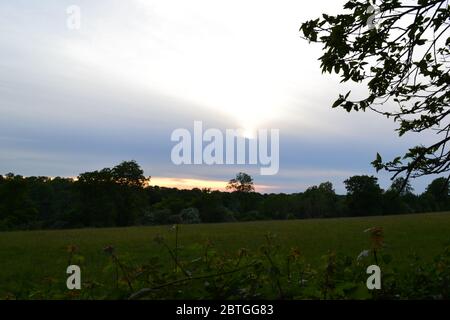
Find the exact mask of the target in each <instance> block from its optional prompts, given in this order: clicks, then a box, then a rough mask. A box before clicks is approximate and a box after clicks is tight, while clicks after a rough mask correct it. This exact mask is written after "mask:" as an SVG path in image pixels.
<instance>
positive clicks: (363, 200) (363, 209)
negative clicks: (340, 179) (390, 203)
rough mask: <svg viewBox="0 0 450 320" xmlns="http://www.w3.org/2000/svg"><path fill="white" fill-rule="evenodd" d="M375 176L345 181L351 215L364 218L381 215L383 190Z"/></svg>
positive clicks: (357, 177)
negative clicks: (365, 216)
mask: <svg viewBox="0 0 450 320" xmlns="http://www.w3.org/2000/svg"><path fill="white" fill-rule="evenodd" d="M377 181H378V179H377V178H376V177H374V176H365V175H363V176H353V177H350V178H348V179H347V180H345V181H344V184H345V188H346V189H347V203H348V208H349V210H350V214H351V215H354V216H364V215H373V214H381V213H382V212H381V211H382V207H381V196H382V192H383V191H382V190H381V188H380V186H379V185H378V182H377Z"/></svg>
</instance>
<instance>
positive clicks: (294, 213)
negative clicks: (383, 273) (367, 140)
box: [0, 161, 450, 230]
mask: <svg viewBox="0 0 450 320" xmlns="http://www.w3.org/2000/svg"><path fill="white" fill-rule="evenodd" d="M149 181H150V178H149V177H145V176H144V172H143V170H142V169H141V168H140V166H139V165H138V164H137V163H136V162H135V161H125V162H122V163H121V164H119V165H117V166H115V167H114V168H105V169H102V170H99V171H93V172H85V173H82V174H80V175H79V176H78V177H77V178H76V179H72V178H61V177H57V178H49V177H23V176H20V175H14V174H12V173H10V174H7V175H5V176H2V175H0V230H29V229H63V228H83V227H115V226H132V225H161V224H176V223H201V222H204V223H209V222H233V221H254V220H284V219H308V218H331V217H354V216H368V215H385V214H406V213H418V212H434V211H446V210H450V197H449V191H450V188H449V182H448V180H447V179H445V178H437V179H435V180H433V181H432V182H431V183H430V184H429V185H428V187H427V188H426V191H425V192H423V193H422V194H415V193H414V190H413V189H412V187H411V185H410V184H409V182H408V181H405V180H404V179H403V178H397V179H395V180H394V181H393V183H392V185H391V186H390V188H389V189H387V190H383V189H382V188H381V187H380V186H379V184H378V181H377V178H376V177H373V176H367V175H360V176H352V177H350V178H348V179H347V180H345V181H344V183H345V187H346V190H347V194H346V195H338V194H336V192H335V190H334V189H333V185H332V184H331V182H324V183H321V184H319V185H317V186H312V187H310V188H308V189H307V190H306V191H304V192H299V193H293V194H284V193H278V194H275V193H271V194H261V193H258V192H254V187H253V179H252V178H251V177H250V176H249V175H247V174H245V173H239V174H238V175H237V176H236V178H234V179H231V180H230V182H229V184H228V189H230V191H231V192H222V191H212V190H210V189H207V188H204V189H198V188H196V189H192V190H179V189H176V188H164V187H158V186H149Z"/></svg>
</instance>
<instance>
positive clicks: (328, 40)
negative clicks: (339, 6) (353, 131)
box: [301, 0, 450, 181]
mask: <svg viewBox="0 0 450 320" xmlns="http://www.w3.org/2000/svg"><path fill="white" fill-rule="evenodd" d="M344 9H345V10H346V11H345V13H342V14H338V15H336V16H332V15H327V14H323V16H322V18H318V19H315V20H310V21H307V22H305V23H303V24H302V26H301V31H302V32H303V35H304V36H305V38H306V39H307V40H309V41H311V42H319V43H322V44H323V51H324V53H323V55H322V56H321V57H320V61H321V68H322V72H328V73H332V72H335V73H337V74H339V75H340V76H341V78H342V82H347V81H353V82H357V83H363V84H364V85H365V86H366V88H367V91H368V94H367V96H366V97H365V98H363V99H358V100H354V99H351V93H350V92H348V93H347V94H345V95H340V96H339V98H338V99H337V100H336V101H335V102H334V104H333V107H334V108H335V107H338V106H340V107H343V108H344V109H345V110H347V111H348V112H350V111H352V110H354V111H359V110H362V111H365V110H367V109H370V110H373V111H375V112H377V113H379V114H381V115H384V116H386V117H388V118H391V119H394V121H395V122H398V123H399V127H398V129H397V130H398V132H399V135H400V136H402V135H404V134H405V133H426V132H430V133H435V134H436V141H435V142H432V143H430V144H429V145H426V146H424V145H419V146H416V147H412V148H410V149H409V151H408V152H407V153H406V154H405V155H404V156H400V157H397V158H395V159H394V160H392V161H388V162H384V161H383V160H382V158H381V156H380V155H379V154H377V158H376V160H375V161H374V162H373V165H374V166H375V168H376V169H377V170H381V169H385V170H387V171H389V172H392V173H393V178H395V177H397V176H398V175H399V174H402V173H404V174H405V177H406V179H408V178H409V177H419V176H423V175H429V174H436V173H443V172H448V171H450V147H449V143H448V142H449V141H450V134H449V133H450V122H449V121H448V117H447V116H448V115H449V114H450V90H449V89H450V72H449V71H450V62H449V61H450V60H449V58H450V37H449V33H450V23H449V18H450V6H449V3H448V1H447V0H416V1H415V3H414V1H401V0H384V1H381V2H379V11H374V7H373V6H371V4H370V2H369V1H366V0H350V1H348V2H347V3H346V4H345V5H344ZM374 23H375V24H374ZM405 181H406V180H405Z"/></svg>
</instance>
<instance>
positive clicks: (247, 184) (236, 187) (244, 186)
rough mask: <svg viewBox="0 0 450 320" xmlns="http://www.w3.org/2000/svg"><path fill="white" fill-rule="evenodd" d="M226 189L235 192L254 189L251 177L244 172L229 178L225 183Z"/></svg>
mask: <svg viewBox="0 0 450 320" xmlns="http://www.w3.org/2000/svg"><path fill="white" fill-rule="evenodd" d="M227 189H228V190H232V191H236V192H252V191H255V187H254V185H253V178H252V177H251V176H249V175H248V174H246V173H244V172H239V173H238V174H237V175H236V178H234V179H231V180H230V181H229V182H228V185H227Z"/></svg>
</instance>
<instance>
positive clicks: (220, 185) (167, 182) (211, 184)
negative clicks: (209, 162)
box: [149, 177, 277, 192]
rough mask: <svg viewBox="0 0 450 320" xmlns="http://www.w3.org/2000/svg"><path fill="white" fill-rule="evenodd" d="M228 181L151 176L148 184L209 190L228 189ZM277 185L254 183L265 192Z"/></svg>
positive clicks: (259, 189) (257, 189)
mask: <svg viewBox="0 0 450 320" xmlns="http://www.w3.org/2000/svg"><path fill="white" fill-rule="evenodd" d="M227 184H228V182H226V181H222V180H203V179H191V178H168V177H151V180H150V183H149V185H150V186H159V187H166V188H178V189H194V188H198V189H203V188H209V189H211V190H218V191H228V190H227V189H226V186H227ZM276 188H277V187H272V186H266V185H256V184H255V189H256V191H257V192H265V191H268V190H270V189H276Z"/></svg>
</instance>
